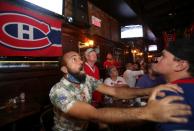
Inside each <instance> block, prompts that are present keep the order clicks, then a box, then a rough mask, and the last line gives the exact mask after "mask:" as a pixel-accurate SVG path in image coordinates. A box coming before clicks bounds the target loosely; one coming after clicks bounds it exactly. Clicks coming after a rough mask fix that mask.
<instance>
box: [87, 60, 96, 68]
mask: <svg viewBox="0 0 194 131" xmlns="http://www.w3.org/2000/svg"><path fill="white" fill-rule="evenodd" d="M86 63H87V64H88V65H89V66H90V67H92V68H93V67H94V64H95V62H92V61H87V62H86Z"/></svg>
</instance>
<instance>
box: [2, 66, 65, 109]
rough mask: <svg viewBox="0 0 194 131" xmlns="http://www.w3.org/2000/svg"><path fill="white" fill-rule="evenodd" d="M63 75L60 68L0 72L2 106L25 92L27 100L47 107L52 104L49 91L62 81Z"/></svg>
mask: <svg viewBox="0 0 194 131" xmlns="http://www.w3.org/2000/svg"><path fill="white" fill-rule="evenodd" d="M61 76H62V75H61V73H60V72H59V69H58V68H54V69H42V70H39V69H38V70H32V69H28V70H22V69H15V70H12V72H8V71H6V70H5V71H1V72H0V90H1V91H0V103H1V104H0V105H3V104H5V103H6V102H8V99H10V98H14V97H16V96H19V94H20V93H21V92H25V94H26V100H27V101H33V102H37V103H39V104H40V105H41V106H45V105H47V104H49V103H50V101H49V96H48V94H49V91H50V89H51V87H52V86H53V85H54V84H55V83H56V82H58V81H59V80H60V77H61Z"/></svg>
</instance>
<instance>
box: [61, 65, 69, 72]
mask: <svg viewBox="0 0 194 131" xmlns="http://www.w3.org/2000/svg"><path fill="white" fill-rule="evenodd" d="M61 71H62V72H63V73H65V74H67V73H68V72H67V68H66V67H65V66H62V67H61Z"/></svg>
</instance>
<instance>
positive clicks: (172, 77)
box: [165, 72, 191, 82]
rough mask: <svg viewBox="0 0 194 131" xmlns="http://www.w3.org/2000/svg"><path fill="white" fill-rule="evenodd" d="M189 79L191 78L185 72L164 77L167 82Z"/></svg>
mask: <svg viewBox="0 0 194 131" xmlns="http://www.w3.org/2000/svg"><path fill="white" fill-rule="evenodd" d="M189 77H191V75H190V74H189V73H187V72H185V73H174V74H171V75H167V76H165V78H166V81H167V82H173V81H175V80H179V79H184V78H189Z"/></svg>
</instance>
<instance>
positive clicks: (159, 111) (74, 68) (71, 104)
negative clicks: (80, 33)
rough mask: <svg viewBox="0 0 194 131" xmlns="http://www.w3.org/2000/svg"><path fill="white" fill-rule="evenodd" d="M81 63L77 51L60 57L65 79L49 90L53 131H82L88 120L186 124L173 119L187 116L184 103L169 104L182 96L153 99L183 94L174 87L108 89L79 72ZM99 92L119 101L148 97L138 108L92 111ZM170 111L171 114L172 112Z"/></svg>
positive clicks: (181, 119) (183, 119) (187, 112)
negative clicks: (162, 92) (167, 93)
mask: <svg viewBox="0 0 194 131" xmlns="http://www.w3.org/2000/svg"><path fill="white" fill-rule="evenodd" d="M82 67H83V61H82V60H81V57H80V55H79V54H78V53H77V52H73V51H70V52H67V53H66V54H64V56H63V58H62V66H61V71H62V72H63V73H64V77H63V78H62V79H61V81H60V82H58V83H56V84H55V85H54V86H53V87H52V89H51V91H50V94H49V96H50V100H51V103H52V104H53V105H54V114H55V116H54V122H55V126H54V130H56V131H83V130H86V129H87V122H88V121H100V122H105V123H122V122H130V121H132V120H150V121H157V122H167V121H172V122H178V123H182V122H186V121H187V119H185V118H183V117H181V118H179V117H174V116H175V115H174V114H175V113H176V115H177V114H180V115H189V114H190V113H191V112H190V107H189V106H187V105H183V104H176V105H175V104H172V101H175V100H182V98H181V97H178V96H175V97H166V98H164V99H161V100H157V99H156V95H157V94H158V92H159V91H160V90H164V89H165V90H174V91H178V92H182V90H180V88H178V87H177V86H175V85H162V86H158V87H157V88H148V89H133V88H127V87H120V88H110V87H108V86H106V85H104V84H102V83H101V82H100V81H98V80H95V79H94V78H92V77H90V76H87V75H85V74H84V73H83V72H82ZM94 90H98V91H99V92H101V93H104V94H107V95H111V96H114V97H117V98H120V99H130V98H134V97H138V96H145V95H151V96H150V99H149V102H148V104H147V106H146V107H141V108H95V107H93V106H92V105H91V98H92V92H93V91H94ZM172 110H173V112H172Z"/></svg>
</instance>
